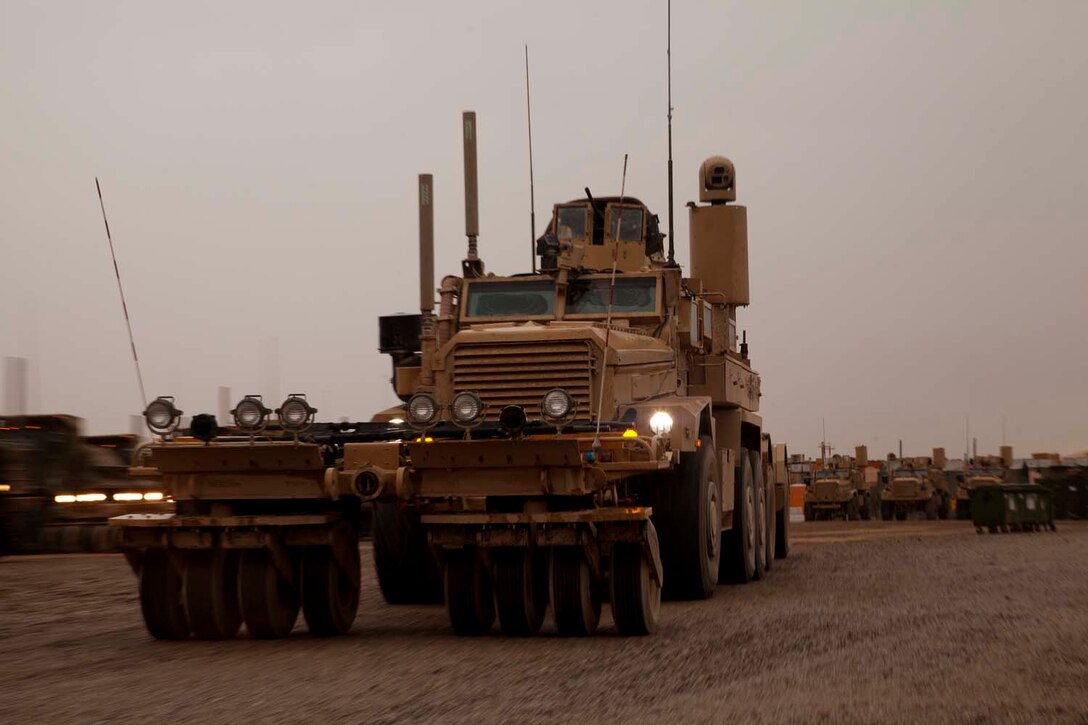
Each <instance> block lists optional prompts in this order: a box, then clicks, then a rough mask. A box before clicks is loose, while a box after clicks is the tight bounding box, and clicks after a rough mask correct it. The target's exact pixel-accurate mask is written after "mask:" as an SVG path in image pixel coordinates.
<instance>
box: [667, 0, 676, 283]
mask: <svg viewBox="0 0 1088 725" xmlns="http://www.w3.org/2000/svg"><path fill="white" fill-rule="evenodd" d="M666 8H667V13H668V20H667V22H666V28H667V31H666V32H667V34H668V39H667V40H666V44H665V58H666V66H667V68H668V76H669V79H668V93H669V266H670V267H674V266H676V257H675V247H674V246H673V240H674V239H675V238H676V234H675V230H674V228H673V223H672V0H668V2H667V3H666Z"/></svg>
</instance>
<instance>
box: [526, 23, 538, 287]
mask: <svg viewBox="0 0 1088 725" xmlns="http://www.w3.org/2000/svg"><path fill="white" fill-rule="evenodd" d="M525 117H526V119H528V121H529V256H530V257H531V258H532V260H533V274H536V195H535V190H534V189H533V107H532V104H530V102H529V45H528V44H526V45H525Z"/></svg>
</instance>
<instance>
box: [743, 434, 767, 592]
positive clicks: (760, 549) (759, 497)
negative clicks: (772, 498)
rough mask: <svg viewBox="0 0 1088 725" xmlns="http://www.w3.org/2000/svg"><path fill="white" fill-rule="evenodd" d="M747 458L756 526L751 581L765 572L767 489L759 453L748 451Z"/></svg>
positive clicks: (761, 576) (759, 577)
mask: <svg viewBox="0 0 1088 725" xmlns="http://www.w3.org/2000/svg"><path fill="white" fill-rule="evenodd" d="M748 457H749V458H750V459H752V485H753V486H754V488H755V502H756V510H755V525H756V551H755V554H756V569H755V571H754V572H753V573H752V579H762V578H763V574H764V572H766V570H767V550H768V549H769V547H770V544H769V543H768V539H769V537H768V535H767V534H768V531H767V487H766V486H765V485H764V484H763V459H762V458H761V457H760V454H759V451H748Z"/></svg>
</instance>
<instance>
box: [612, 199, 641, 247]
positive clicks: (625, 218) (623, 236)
mask: <svg viewBox="0 0 1088 725" xmlns="http://www.w3.org/2000/svg"><path fill="white" fill-rule="evenodd" d="M644 216H645V215H644V214H643V210H642V208H641V207H631V206H617V205H612V204H610V205H609V206H608V237H609V239H614V240H617V241H620V242H641V241H642V239H643V234H644V233H643V222H644V219H643V217H644Z"/></svg>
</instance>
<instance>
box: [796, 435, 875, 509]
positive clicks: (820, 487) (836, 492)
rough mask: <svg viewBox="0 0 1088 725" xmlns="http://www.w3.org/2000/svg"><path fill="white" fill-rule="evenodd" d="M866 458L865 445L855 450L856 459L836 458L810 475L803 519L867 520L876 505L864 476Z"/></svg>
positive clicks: (871, 484) (867, 463) (873, 493)
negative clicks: (811, 477)
mask: <svg viewBox="0 0 1088 725" xmlns="http://www.w3.org/2000/svg"><path fill="white" fill-rule="evenodd" d="M868 470H869V456H868V451H867V449H866V447H865V446H858V447H857V448H856V449H855V456H854V457H850V456H840V455H835V456H832V457H831V458H830V459H828V460H827V461H826V463H824V464H823V465H822V466H821V467H820V468H818V469H817V470H816V472H815V473H814V475H813V481H812V483H811V484H809V486H808V488H807V490H806V491H805V505H804V517H805V520H806V521H813V520H815V519H818V518H831V519H834V518H840V517H841V518H842V519H844V520H849V521H856V520H858V519H865V520H868V519H869V518H870V517H871V516H872V514H873V511H874V507H875V504H876V491H875V490H874V487H873V482H871V481H870V480H869V478H868V477H867V475H866V473H867V471H868Z"/></svg>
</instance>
